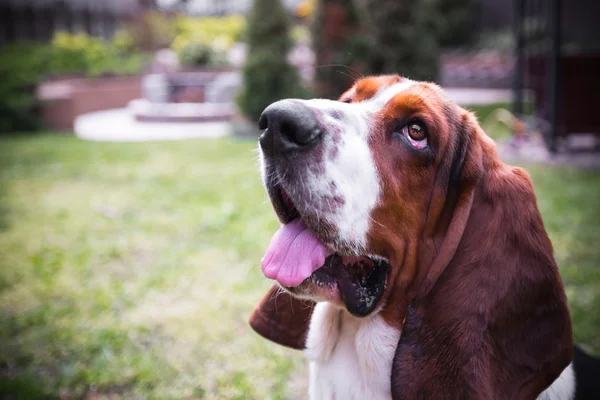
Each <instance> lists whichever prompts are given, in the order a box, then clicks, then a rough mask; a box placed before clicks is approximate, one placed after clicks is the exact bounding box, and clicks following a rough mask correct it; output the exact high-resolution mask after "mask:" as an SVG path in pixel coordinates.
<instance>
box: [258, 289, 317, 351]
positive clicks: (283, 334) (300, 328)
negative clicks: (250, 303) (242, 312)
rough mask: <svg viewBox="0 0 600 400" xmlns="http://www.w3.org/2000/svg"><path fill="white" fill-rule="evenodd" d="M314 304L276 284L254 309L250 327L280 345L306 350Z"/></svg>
mask: <svg viewBox="0 0 600 400" xmlns="http://www.w3.org/2000/svg"><path fill="white" fill-rule="evenodd" d="M314 306H315V302H313V301H310V300H301V299H298V298H296V297H294V296H292V295H291V294H289V293H287V292H284V291H282V289H281V288H279V286H277V285H273V287H271V289H270V290H269V292H268V293H267V294H266V295H265V297H263V299H262V300H261V301H260V303H259V304H258V306H257V307H256V308H255V309H254V311H253V312H252V315H251V316H250V321H249V322H250V326H251V327H252V329H254V330H255V331H256V332H257V333H258V334H259V335H261V336H263V337H264V338H266V339H269V340H271V341H273V342H275V343H277V344H280V345H282V346H287V347H291V348H293V349H297V350H303V349H304V347H305V344H306V335H307V334H308V327H309V324H310V317H311V316H312V312H313V309H314Z"/></svg>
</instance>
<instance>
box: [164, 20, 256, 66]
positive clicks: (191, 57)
mask: <svg viewBox="0 0 600 400" xmlns="http://www.w3.org/2000/svg"><path fill="white" fill-rule="evenodd" d="M175 26H176V31H177V35H176V36H175V39H174V40H173V43H172V44H171V48H172V49H173V50H175V51H176V52H177V54H178V55H179V61H180V62H181V64H182V65H187V66H219V65H224V64H225V63H226V61H227V58H226V52H227V51H228V50H229V49H230V48H231V46H232V45H233V44H234V43H236V42H239V41H240V40H241V39H242V37H243V35H244V32H245V29H246V20H245V19H244V18H243V17H242V16H239V15H231V16H227V17H208V18H192V17H186V16H182V17H179V18H178V19H177V20H176V22H175Z"/></svg>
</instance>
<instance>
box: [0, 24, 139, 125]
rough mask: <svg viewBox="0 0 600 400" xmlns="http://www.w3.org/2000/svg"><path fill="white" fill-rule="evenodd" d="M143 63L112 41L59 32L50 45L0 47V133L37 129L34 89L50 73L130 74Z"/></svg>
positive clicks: (28, 44) (36, 105) (36, 103)
mask: <svg viewBox="0 0 600 400" xmlns="http://www.w3.org/2000/svg"><path fill="white" fill-rule="evenodd" d="M145 62H146V57H145V56H144V55H143V54H142V53H126V52H124V51H123V50H121V49H119V47H117V46H116V45H115V44H114V43H112V42H108V41H105V40H102V39H99V38H95V37H91V36H88V35H85V34H77V35H72V34H69V33H64V32H58V33H56V34H55V36H54V38H53V40H52V42H51V43H50V44H41V43H29V42H17V43H12V44H8V45H4V46H1V47H0V74H1V76H2V80H0V132H7V131H25V130H34V129H37V128H39V120H38V118H37V116H36V109H37V107H38V102H37V100H36V97H35V90H36V87H37V85H38V84H39V83H40V81H41V80H42V79H43V78H44V77H45V76H49V75H54V76H56V75H65V74H69V75H70V74H77V75H82V76H89V77H96V76H101V75H106V74H110V75H132V74H136V73H138V72H139V71H140V70H141V69H142V67H143V66H144V64H145Z"/></svg>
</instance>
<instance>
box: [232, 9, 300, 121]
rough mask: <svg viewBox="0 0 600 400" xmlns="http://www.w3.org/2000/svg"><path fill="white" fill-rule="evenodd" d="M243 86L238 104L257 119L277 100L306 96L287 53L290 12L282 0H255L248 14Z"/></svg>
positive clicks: (245, 112) (288, 49)
mask: <svg viewBox="0 0 600 400" xmlns="http://www.w3.org/2000/svg"><path fill="white" fill-rule="evenodd" d="M246 35H247V44H248V48H247V56H246V64H245V65H244V68H243V76H244V86H243V87H242V90H241V92H240V94H239V97H238V105H239V107H240V110H241V111H242V113H243V114H244V115H246V116H247V117H248V118H250V119H252V120H258V118H259V116H260V114H261V113H262V111H263V110H264V109H265V107H267V106H268V105H269V104H271V103H272V102H274V101H277V100H280V99H283V98H287V97H296V98H299V97H306V96H307V94H308V93H307V90H306V89H305V88H304V87H303V86H302V83H301V80H300V76H299V74H298V71H296V69H295V67H294V66H292V65H290V63H289V62H288V59H287V56H288V53H289V51H290V49H291V47H292V39H291V37H290V16H289V15H288V14H287V10H286V9H285V8H284V6H283V5H282V4H281V1H280V0H255V1H254V5H253V7H252V10H251V11H250V15H249V16H248V29H247V32H246Z"/></svg>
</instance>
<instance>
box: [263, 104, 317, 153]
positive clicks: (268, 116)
mask: <svg viewBox="0 0 600 400" xmlns="http://www.w3.org/2000/svg"><path fill="white" fill-rule="evenodd" d="M258 127H259V128H260V129H265V131H264V133H263V134H262V135H261V136H260V138H259V141H260V146H261V148H262V149H263V151H265V152H266V153H268V154H276V153H285V152H290V151H297V150H301V149H308V148H311V147H312V146H311V145H313V144H315V143H316V142H318V140H319V138H320V137H321V134H322V131H321V129H320V128H319V124H318V121H317V118H316V116H315V114H314V113H313V111H312V110H311V109H310V108H309V107H308V106H306V105H304V104H303V103H302V102H300V101H298V100H281V101H278V102H276V103H273V104H271V105H270V106H269V107H267V108H266V109H265V110H264V111H263V113H262V114H261V116H260V119H259V120H258Z"/></svg>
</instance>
